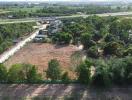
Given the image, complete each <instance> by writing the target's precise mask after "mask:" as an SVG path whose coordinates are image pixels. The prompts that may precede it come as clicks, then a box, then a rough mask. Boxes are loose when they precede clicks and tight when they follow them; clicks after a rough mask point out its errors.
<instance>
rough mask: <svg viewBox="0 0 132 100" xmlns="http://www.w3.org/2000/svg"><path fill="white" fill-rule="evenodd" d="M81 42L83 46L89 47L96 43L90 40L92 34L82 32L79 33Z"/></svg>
mask: <svg viewBox="0 0 132 100" xmlns="http://www.w3.org/2000/svg"><path fill="white" fill-rule="evenodd" d="M81 43H82V44H83V46H84V48H85V49H87V48H90V47H91V46H94V45H95V44H96V43H95V42H94V41H93V40H92V36H91V34H89V33H83V34H82V35H81Z"/></svg>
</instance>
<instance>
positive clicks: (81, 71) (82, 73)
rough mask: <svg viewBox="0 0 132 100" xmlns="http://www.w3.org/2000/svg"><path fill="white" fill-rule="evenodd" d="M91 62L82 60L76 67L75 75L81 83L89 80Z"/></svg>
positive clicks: (86, 82)
mask: <svg viewBox="0 0 132 100" xmlns="http://www.w3.org/2000/svg"><path fill="white" fill-rule="evenodd" d="M91 65H92V64H91V62H89V61H87V60H86V61H84V62H83V63H82V64H80V65H79V66H78V68H77V76H78V81H79V82H80V83H83V84H88V83H89V82H90V76H91V71H90V68H91Z"/></svg>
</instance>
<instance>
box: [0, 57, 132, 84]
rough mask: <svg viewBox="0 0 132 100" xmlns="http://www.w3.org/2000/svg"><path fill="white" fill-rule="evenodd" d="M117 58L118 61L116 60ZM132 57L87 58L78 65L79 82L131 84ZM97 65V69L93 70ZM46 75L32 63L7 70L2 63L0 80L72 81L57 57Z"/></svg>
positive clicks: (52, 61) (7, 81) (50, 64)
mask: <svg viewBox="0 0 132 100" xmlns="http://www.w3.org/2000/svg"><path fill="white" fill-rule="evenodd" d="M115 60H116V62H115ZM131 61H132V57H130V56H128V57H125V58H114V59H113V58H112V59H110V60H109V61H104V60H98V61H90V60H85V61H84V62H82V63H81V64H80V65H79V66H77V68H76V70H75V72H76V75H77V79H74V80H76V81H77V82H78V83H81V84H86V85H95V86H110V85H113V84H116V85H130V84H132V62H131ZM92 67H95V70H91V69H92ZM44 73H46V77H44V78H43V77H42V76H43V75H42V74H40V73H38V71H37V69H36V67H35V66H34V65H30V64H15V65H12V67H11V68H10V69H9V70H7V69H6V67H5V66H4V65H2V64H0V82H1V83H2V82H3V83H4V82H5V83H15V82H19V83H22V82H25V83H39V82H43V81H44V80H51V82H54V81H60V80H61V82H62V83H70V80H71V79H70V78H69V76H68V72H64V73H62V70H61V67H60V65H59V62H58V61H57V60H56V59H52V60H51V61H49V64H48V69H47V71H45V72H44Z"/></svg>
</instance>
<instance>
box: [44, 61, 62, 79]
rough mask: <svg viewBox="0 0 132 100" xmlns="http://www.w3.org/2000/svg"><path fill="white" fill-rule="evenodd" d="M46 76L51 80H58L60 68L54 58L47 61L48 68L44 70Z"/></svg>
mask: <svg viewBox="0 0 132 100" xmlns="http://www.w3.org/2000/svg"><path fill="white" fill-rule="evenodd" d="M46 76H47V78H50V79H51V80H53V81H54V80H59V79H60V78H61V70H60V65H59V62H58V61H57V60H56V59H52V60H51V61H50V62H49V63H48V69H47V71H46Z"/></svg>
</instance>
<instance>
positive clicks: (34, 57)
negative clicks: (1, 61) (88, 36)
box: [5, 43, 78, 73]
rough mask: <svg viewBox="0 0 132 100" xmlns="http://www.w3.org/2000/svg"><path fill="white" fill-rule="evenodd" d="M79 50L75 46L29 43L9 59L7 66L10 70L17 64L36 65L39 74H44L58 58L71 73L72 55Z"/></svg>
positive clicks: (62, 65) (63, 67) (62, 66)
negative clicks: (51, 62) (52, 60)
mask: <svg viewBox="0 0 132 100" xmlns="http://www.w3.org/2000/svg"><path fill="white" fill-rule="evenodd" d="M77 50H78V49H77V47H76V46H73V45H69V46H58V45H52V44H48V43H29V44H27V45H26V46H25V47H24V48H22V49H21V50H20V51H18V52H17V53H16V54H15V55H14V56H12V57H11V58H9V60H7V61H6V62H5V65H6V66H7V67H8V68H9V67H10V66H11V65H12V64H16V63H30V64H33V65H36V67H37V68H38V70H39V72H43V71H44V70H46V69H47V67H48V61H50V60H51V59H53V58H56V59H57V60H58V61H59V62H60V65H61V68H62V69H64V70H66V71H69V73H71V71H70V66H71V55H72V54H73V53H74V52H75V51H77Z"/></svg>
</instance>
